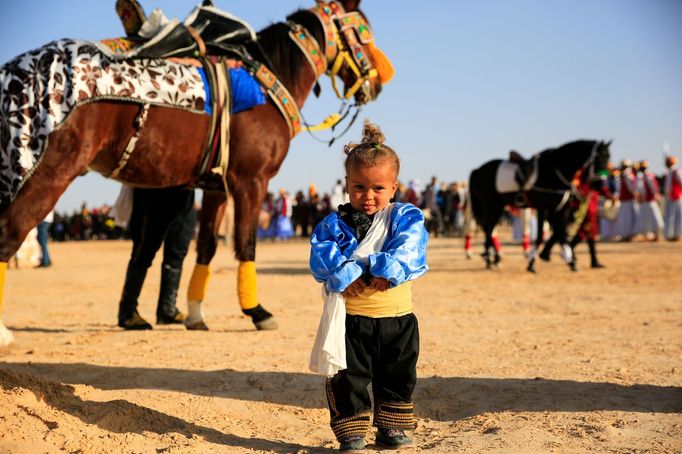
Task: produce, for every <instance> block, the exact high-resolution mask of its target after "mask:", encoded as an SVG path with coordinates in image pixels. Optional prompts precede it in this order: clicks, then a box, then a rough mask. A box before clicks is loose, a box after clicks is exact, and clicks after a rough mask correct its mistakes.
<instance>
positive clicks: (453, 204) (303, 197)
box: [258, 177, 466, 240]
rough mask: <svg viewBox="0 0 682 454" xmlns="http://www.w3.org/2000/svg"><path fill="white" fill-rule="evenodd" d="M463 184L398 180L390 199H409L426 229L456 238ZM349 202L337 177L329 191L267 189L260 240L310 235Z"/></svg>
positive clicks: (459, 229) (461, 216) (461, 215)
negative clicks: (417, 208) (417, 209)
mask: <svg viewBox="0 0 682 454" xmlns="http://www.w3.org/2000/svg"><path fill="white" fill-rule="evenodd" d="M465 197H466V183H463V182H453V183H445V182H441V183H439V182H438V179H437V178H436V177H432V178H431V181H430V183H429V184H427V185H426V187H425V188H424V189H423V190H422V186H421V182H420V180H419V179H414V180H411V181H410V182H409V183H408V184H407V185H405V184H403V183H400V182H399V183H398V188H397V190H396V193H395V197H394V198H393V201H396V202H409V203H411V204H413V205H415V206H417V207H419V208H421V209H422V211H423V212H424V216H425V218H426V219H427V228H428V230H429V232H430V233H431V234H433V235H434V236H439V235H442V236H448V237H459V236H461V235H462V226H463V223H464V201H465ZM347 202H348V194H347V191H346V185H345V184H344V183H343V182H342V181H341V180H337V181H336V183H335V184H334V186H333V187H332V188H331V191H330V192H325V193H323V194H320V193H319V192H318V191H317V187H316V186H315V185H314V184H311V185H310V187H309V188H308V192H307V194H306V193H305V192H304V191H302V190H299V191H297V192H296V194H295V196H294V197H291V195H290V193H289V192H288V191H286V190H284V189H280V190H279V194H278V196H277V197H275V196H274V194H273V193H272V192H268V194H267V196H266V198H265V200H264V201H263V205H262V207H261V215H260V217H259V229H258V238H259V239H278V240H284V239H288V238H292V237H294V236H301V237H304V238H306V237H309V236H310V234H311V232H312V231H313V230H314V229H315V226H317V224H318V223H319V222H320V221H321V220H322V219H324V218H325V216H327V215H328V214H330V213H332V212H333V211H337V210H338V207H339V205H343V204H344V203H347Z"/></svg>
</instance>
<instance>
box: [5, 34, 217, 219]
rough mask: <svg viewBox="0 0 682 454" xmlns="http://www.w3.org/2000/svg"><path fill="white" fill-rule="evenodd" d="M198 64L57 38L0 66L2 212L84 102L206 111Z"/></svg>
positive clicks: (202, 83) (204, 91)
mask: <svg viewBox="0 0 682 454" xmlns="http://www.w3.org/2000/svg"><path fill="white" fill-rule="evenodd" d="M206 98H207V95H206V90H205V87H204V82H203V80H202V74H201V68H197V67H195V66H191V65H184V64H179V63H176V62H172V61H169V60H164V59H142V60H118V59H114V58H111V57H110V56H107V55H105V54H104V53H102V51H101V50H100V49H98V48H97V47H96V45H95V44H93V43H90V42H87V41H78V40H69V39H64V40H59V41H53V42H51V43H49V44H47V45H45V46H43V47H41V48H39V49H36V50H34V51H31V52H28V53H25V54H23V55H20V56H18V57H16V58H14V59H13V60H11V61H9V62H8V63H6V64H5V65H4V66H2V67H0V212H2V211H4V209H6V208H7V206H8V205H9V203H10V202H11V201H12V200H14V198H15V197H16V195H17V194H18V192H19V190H20V189H21V187H22V185H23V184H24V183H25V182H26V180H27V179H28V178H29V177H30V176H31V174H32V173H33V172H34V171H35V169H36V167H37V165H38V164H39V163H40V159H41V157H42V154H43V152H44V150H45V148H46V144H47V141H48V139H49V136H50V133H52V132H53V131H54V130H56V129H57V128H59V126H60V125H61V124H62V123H63V122H64V121H65V120H66V118H67V117H68V115H69V113H70V112H72V111H73V109H74V108H75V107H77V106H78V105H80V104H84V103H88V102H93V101H98V100H115V101H128V102H136V103H144V104H151V105H159V106H166V107H168V106H170V107H177V108H181V109H185V110H189V111H192V112H196V113H205V107H206V102H207V101H206Z"/></svg>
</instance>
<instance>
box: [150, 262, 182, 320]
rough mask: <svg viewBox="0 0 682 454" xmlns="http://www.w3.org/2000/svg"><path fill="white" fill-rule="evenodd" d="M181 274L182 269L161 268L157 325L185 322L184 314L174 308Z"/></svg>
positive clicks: (166, 266) (165, 266)
mask: <svg viewBox="0 0 682 454" xmlns="http://www.w3.org/2000/svg"><path fill="white" fill-rule="evenodd" d="M181 274H182V269H178V268H172V267H171V266H169V265H163V266H162V267H161V288H160V289H159V301H158V303H157V306H156V324H157V325H170V324H181V323H183V322H184V320H185V314H183V313H182V312H180V310H179V309H178V308H177V306H176V300H177V296H178V287H179V286H180V275H181Z"/></svg>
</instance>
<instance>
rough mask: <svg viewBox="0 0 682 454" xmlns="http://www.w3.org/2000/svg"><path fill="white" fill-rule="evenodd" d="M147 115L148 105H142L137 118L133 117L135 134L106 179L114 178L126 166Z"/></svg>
mask: <svg viewBox="0 0 682 454" xmlns="http://www.w3.org/2000/svg"><path fill="white" fill-rule="evenodd" d="M148 114H149V104H143V105H142V110H140V113H139V114H138V115H137V117H135V121H134V122H133V125H134V126H135V132H134V133H133V135H132V136H130V139H129V140H128V145H127V146H126V149H125V150H124V151H123V154H122V155H121V157H120V158H119V159H118V164H117V165H116V168H115V169H114V170H112V171H111V173H110V174H109V175H107V178H116V177H117V176H118V175H119V174H120V173H121V171H122V170H123V169H124V168H125V166H126V165H127V164H128V160H129V159H130V156H132V154H133V151H135V145H136V144H137V140H138V139H139V138H140V133H141V132H142V128H143V127H144V124H145V123H146V122H147V115H148Z"/></svg>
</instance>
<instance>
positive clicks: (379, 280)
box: [369, 276, 390, 292]
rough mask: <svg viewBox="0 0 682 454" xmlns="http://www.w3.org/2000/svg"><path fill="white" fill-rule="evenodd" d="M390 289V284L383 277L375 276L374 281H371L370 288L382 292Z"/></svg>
mask: <svg viewBox="0 0 682 454" xmlns="http://www.w3.org/2000/svg"><path fill="white" fill-rule="evenodd" d="M389 287H390V284H389V282H388V281H387V280H386V279H384V278H383V277H376V276H374V277H372V280H370V281H369V288H373V289H375V290H379V291H380V292H383V291H384V290H388V288H389Z"/></svg>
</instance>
